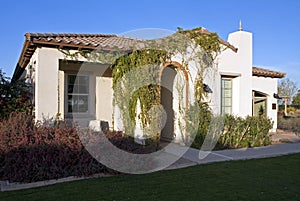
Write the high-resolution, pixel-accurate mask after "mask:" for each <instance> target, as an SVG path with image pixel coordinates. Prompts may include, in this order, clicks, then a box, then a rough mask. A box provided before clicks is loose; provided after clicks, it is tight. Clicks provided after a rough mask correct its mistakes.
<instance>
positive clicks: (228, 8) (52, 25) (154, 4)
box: [0, 0, 300, 88]
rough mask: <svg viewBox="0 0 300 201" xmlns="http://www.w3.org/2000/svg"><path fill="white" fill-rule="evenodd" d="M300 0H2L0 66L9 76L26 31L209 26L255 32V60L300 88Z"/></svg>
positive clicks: (222, 33)
mask: <svg viewBox="0 0 300 201" xmlns="http://www.w3.org/2000/svg"><path fill="white" fill-rule="evenodd" d="M299 11H300V1H297V0H273V1H271V0H251V1H243V0H211V1H200V0H185V1H176V0H173V1H172V0H166V1H162V0H160V1H157V0H151V1H141V0H140V1H134V0H128V1H100V0H85V1H74V0H67V1H57V0H52V1H37V0H32V1H30V0H27V1H1V3H0V26H1V31H0V68H2V69H3V70H4V71H5V72H6V73H7V75H8V76H11V75H12V73H13V70H14V68H15V65H16V63H17V60H18V57H19V55H20V52H21V49H22V45H23V42H24V34H25V33H26V32H68V33H69V32H72V33H116V34H119V33H123V32H126V31H130V30H134V29H141V28H162V29H168V30H174V31H176V29H177V27H182V28H184V29H191V28H195V27H199V26H201V27H205V28H207V29H208V30H210V31H212V32H217V33H218V34H219V35H220V37H222V38H223V39H225V40H227V36H228V34H229V33H230V32H233V31H236V30H237V29H238V24H239V20H242V22H243V29H244V30H245V31H250V32H252V33H253V39H254V41H253V64H254V65H256V66H261V67H267V68H271V69H274V70H279V71H283V72H286V73H287V77H288V78H290V79H292V80H293V81H296V82H297V83H298V87H299V88H300V40H299V38H300V12H299Z"/></svg>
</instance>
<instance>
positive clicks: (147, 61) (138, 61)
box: [60, 27, 222, 134]
mask: <svg viewBox="0 0 300 201" xmlns="http://www.w3.org/2000/svg"><path fill="white" fill-rule="evenodd" d="M131 49H132V50H131V51H129V52H128V51H127V52H124V51H122V50H118V49H116V50H115V51H110V52H107V51H102V50H97V51H87V50H81V51H76V52H74V53H71V52H70V51H69V50H60V51H61V52H62V53H64V54H65V56H66V58H67V59H68V58H70V59H72V60H78V59H79V58H80V57H83V58H86V59H87V60H88V61H91V60H92V61H96V62H100V63H106V64H111V66H110V67H111V68H112V78H113V90H114V104H115V105H118V107H119V108H120V111H121V116H122V121H123V125H124V129H125V133H127V134H133V133H134V128H135V124H136V121H135V120H136V115H137V111H136V110H137V102H138V100H139V102H140V111H141V112H140V114H139V119H140V120H141V122H142V126H143V128H146V127H147V126H149V124H151V116H150V113H149V110H150V109H151V108H152V107H153V106H154V105H158V104H159V103H160V87H159V85H158V84H159V82H160V81H159V80H158V79H159V70H160V66H161V65H162V64H163V63H165V62H167V61H171V58H172V56H174V55H181V58H182V61H181V65H182V66H183V67H184V68H185V70H186V72H188V73H190V69H189V62H190V61H196V63H197V76H196V80H195V81H194V89H195V92H194V93H195V94H194V96H195V99H196V100H195V102H196V104H198V103H199V105H200V106H201V105H202V104H201V101H202V99H203V97H205V96H206V95H207V94H206V92H205V91H204V87H203V86H204V85H203V79H204V72H205V70H207V69H210V68H212V67H213V62H214V59H215V58H216V56H217V55H218V53H219V52H220V51H222V50H221V44H220V39H219V37H218V35H217V34H216V33H210V32H208V31H207V30H205V29H203V28H201V27H200V28H196V29H192V30H183V29H182V28H178V31H177V32H176V33H175V34H173V35H171V36H169V37H165V38H162V39H158V40H151V41H144V44H143V48H140V46H139V47H135V46H132V48H131ZM188 49H189V51H187V50H188ZM134 70H139V71H138V72H139V73H138V74H136V75H133V76H132V75H131V76H128V73H129V74H130V72H131V71H134ZM145 80H148V81H149V83H156V84H148V85H146V86H140V87H139V88H135V84H134V83H138V82H145ZM180 104H181V103H180ZM179 109H180V110H184V109H187V108H184V107H182V106H180V108H179ZM179 113H181V114H186V113H185V112H180V111H179Z"/></svg>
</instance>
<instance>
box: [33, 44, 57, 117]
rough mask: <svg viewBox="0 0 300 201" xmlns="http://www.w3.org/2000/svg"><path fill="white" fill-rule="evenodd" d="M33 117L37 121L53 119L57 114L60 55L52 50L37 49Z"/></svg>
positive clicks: (55, 50)
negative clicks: (34, 116)
mask: <svg viewBox="0 0 300 201" xmlns="http://www.w3.org/2000/svg"><path fill="white" fill-rule="evenodd" d="M36 51H38V57H37V68H36V70H35V73H36V83H35V115H36V119H37V120H43V119H44V118H46V119H48V118H53V117H55V116H56V114H57V112H58V69H59V63H58V62H59V60H58V58H61V57H62V54H61V53H60V52H59V51H58V50H57V49H53V48H38V49H37V50H36Z"/></svg>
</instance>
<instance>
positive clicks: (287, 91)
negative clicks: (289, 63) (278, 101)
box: [278, 78, 298, 103]
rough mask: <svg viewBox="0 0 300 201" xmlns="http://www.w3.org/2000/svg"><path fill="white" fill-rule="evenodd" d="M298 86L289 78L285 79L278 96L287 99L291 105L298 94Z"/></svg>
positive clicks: (281, 83) (280, 85)
mask: <svg viewBox="0 0 300 201" xmlns="http://www.w3.org/2000/svg"><path fill="white" fill-rule="evenodd" d="M297 90H298V89H297V84H296V82H293V81H292V80H290V79H289V78H286V79H283V80H281V81H280V82H279V85H278V94H279V96H281V97H286V99H287V102H288V103H291V100H292V97H293V96H294V95H295V94H296V93H297Z"/></svg>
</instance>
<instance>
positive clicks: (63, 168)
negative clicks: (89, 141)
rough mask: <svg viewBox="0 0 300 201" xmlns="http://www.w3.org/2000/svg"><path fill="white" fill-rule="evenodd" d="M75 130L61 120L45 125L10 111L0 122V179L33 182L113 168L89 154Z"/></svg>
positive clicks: (107, 170) (22, 114) (23, 114)
mask: <svg viewBox="0 0 300 201" xmlns="http://www.w3.org/2000/svg"><path fill="white" fill-rule="evenodd" d="M78 132H81V131H79V130H78V129H77V128H76V127H75V126H74V125H67V124H65V123H64V122H60V123H59V124H57V125H54V126H45V125H41V124H35V123H34V121H33V118H32V117H31V116H28V115H26V114H25V113H12V114H11V115H10V116H9V117H8V118H7V120H6V121H2V122H0V167H1V168H0V180H9V181H17V182H32V181H40V180H48V179H55V178H61V177H66V176H71V175H72V176H83V175H91V174H95V173H100V172H113V171H111V170H109V169H108V168H106V167H105V166H103V165H102V164H100V163H99V162H97V161H96V160H95V159H94V158H93V157H91V156H90V154H89V153H88V152H87V151H86V150H85V149H84V146H83V145H82V143H81V141H80V139H79V137H78ZM87 137H88V136H87Z"/></svg>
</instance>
